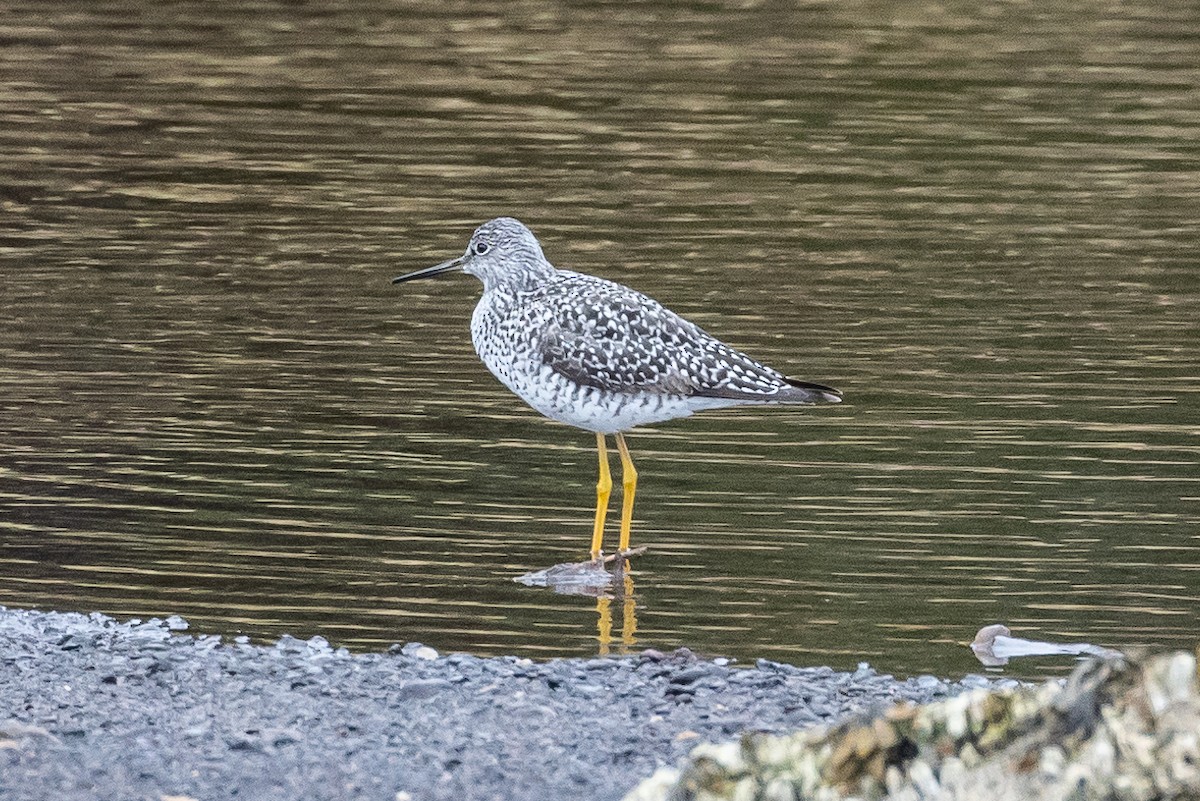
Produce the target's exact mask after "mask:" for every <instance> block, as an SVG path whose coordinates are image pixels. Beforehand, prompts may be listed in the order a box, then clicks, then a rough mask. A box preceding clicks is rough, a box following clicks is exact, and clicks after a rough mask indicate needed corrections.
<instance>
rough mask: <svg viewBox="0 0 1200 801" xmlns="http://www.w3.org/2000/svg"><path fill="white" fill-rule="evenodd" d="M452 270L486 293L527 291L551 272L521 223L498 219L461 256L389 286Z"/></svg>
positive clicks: (483, 227)
mask: <svg viewBox="0 0 1200 801" xmlns="http://www.w3.org/2000/svg"><path fill="white" fill-rule="evenodd" d="M452 270H461V271H462V272H464V273H470V274H471V275H473V276H475V277H476V278H478V279H479V280H480V281H482V282H483V288H484V291H485V292H486V291H488V290H490V289H493V288H496V287H499V286H512V287H514V288H523V287H529V286H532V285H535V284H536V283H537V282H538V281H540V280H543V279H545V278H546V277H548V276H549V275H551V274H553V272H554V268H553V267H552V266H551V265H550V263H549V262H548V261H546V257H545V256H544V255H543V254H542V246H541V245H539V244H538V241H537V238H536V237H535V236H534V235H533V232H532V231H530V230H529V229H528V228H526V227H525V225H524V224H523V223H522V222H521V221H520V220H515V219H513V218H512V217H497V218H496V219H494V220H488V221H487V222H485V223H484V224H483V225H481V226H479V227H478V228H476V229H475V233H473V234H472V235H471V241H470V242H468V243H467V250H466V252H465V253H463V255H461V256H458V257H457V258H453V259H450V260H449V261H444V262H442V263H441V264H437V265H434V266H433V267H426V268H425V269H423V270H417V271H416V272H411V273H408V274H406V275H401V276H399V277H398V278H393V279H392V283H393V284H400V283H403V282H405V281H412V280H415V279H417V278H429V277H431V276H435V275H440V274H441V273H446V272H450V271H452Z"/></svg>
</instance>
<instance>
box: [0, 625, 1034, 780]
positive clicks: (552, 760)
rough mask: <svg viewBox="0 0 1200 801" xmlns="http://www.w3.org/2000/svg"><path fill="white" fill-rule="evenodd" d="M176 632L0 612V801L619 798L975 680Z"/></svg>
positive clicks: (663, 657) (675, 657) (687, 657)
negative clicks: (735, 743) (737, 750)
mask: <svg viewBox="0 0 1200 801" xmlns="http://www.w3.org/2000/svg"><path fill="white" fill-rule="evenodd" d="M186 628H187V624H186V622H185V621H183V620H182V619H180V618H177V617H171V618H168V619H167V620H165V621H164V620H157V619H155V620H149V621H145V622H142V621H138V620H131V621H128V622H118V621H116V620H113V619H112V618H108V617H105V616H103V615H98V614H93V615H79V614H68V613H53V612H49V613H47V612H32V611H20V610H7V609H4V608H3V607H0V661H2V665H3V667H2V671H0V798H4V799H6V801H34V800H35V799H47V801H50V800H51V799H53V801H74V799H81V800H82V799H88V801H97V799H101V800H107V799H114V800H116V799H120V800H121V801H126V799H131V800H132V799H137V800H138V801H141V799H149V800H151V801H164V799H172V798H176V797H183V798H193V799H198V800H199V801H219V800H220V799H253V801H260V800H262V801H267V800H273V799H279V801H299V800H300V799H330V800H331V801H334V800H336V801H341V799H380V800H381V801H396V800H397V799H401V800H403V799H412V801H426V800H427V799H456V800H463V801H473V800H474V799H480V800H482V799H503V800H504V801H514V800H515V799H539V800H540V799H556V798H564V799H565V798H570V799H581V800H584V801H587V800H589V799H595V800H596V801H615V799H620V798H621V797H622V796H623V795H624V794H625V793H626V792H628V791H629V790H630V789H632V788H633V786H634V785H636V784H637V782H638V781H639V780H640V779H642V778H644V777H646V776H649V775H650V774H651V773H653V772H654V770H655V769H656V768H658V767H659V766H661V765H664V764H673V763H674V762H675V761H676V760H678V759H679V758H680V757H682V756H684V755H685V754H686V753H687V752H688V751H690V750H691V748H693V747H694V746H695V745H697V744H698V743H700V742H703V741H720V740H727V739H729V738H731V737H734V736H736V735H737V734H738V733H740V732H743V731H769V732H782V731H787V730H792V729H797V728H801V727H804V726H807V725H810V724H814V723H821V722H829V721H832V720H835V719H838V718H841V717H843V716H845V715H849V714H853V713H855V712H857V711H862V710H866V709H869V708H871V707H873V706H875V705H877V704H883V703H888V702H892V701H896V700H900V699H908V700H912V701H916V702H926V701H931V700H935V699H939V698H945V697H947V696H950V695H953V694H956V693H958V692H960V691H961V690H963V689H967V688H972V687H979V686H984V685H986V684H988V683H989V682H988V680H986V679H984V678H983V677H981V676H968V677H966V678H964V679H963V680H961V681H958V682H949V681H944V680H942V679H938V678H935V677H932V676H921V677H917V678H912V679H909V680H906V681H897V680H895V679H893V678H891V677H890V676H884V675H879V674H877V673H875V671H873V670H872V669H870V668H869V667H866V666H865V665H864V666H862V667H860V668H859V669H858V670H857V671H854V672H853V673H843V672H837V671H834V670H831V669H829V668H824V667H816V668H797V667H793V666H790V665H783V664H778V663H774V662H768V661H765V660H759V661H758V662H757V663H756V664H755V665H754V666H752V667H751V666H746V667H739V666H735V665H731V664H729V663H728V662H727V661H726V660H722V659H701V658H697V657H696V656H695V655H693V654H691V653H689V652H686V651H680V652H675V653H671V654H662V653H658V652H655V651H646V652H643V653H642V654H639V655H637V656H625V657H617V658H601V659H561V660H551V661H548V662H535V661H531V660H528V659H517V658H514V657H498V658H478V657H474V656H470V655H466V654H448V655H438V654H437V653H436V652H435V651H434V650H433V649H431V648H428V647H425V646H421V645H418V644H415V643H410V644H408V645H406V646H403V647H399V646H394V647H393V648H392V649H390V650H389V651H388V652H387V653H378V654H350V653H348V652H347V651H346V650H345V649H335V648H332V647H330V645H329V644H328V643H327V642H326V641H325V640H324V639H322V638H320V637H314V638H312V639H310V640H297V639H293V638H291V637H284V638H283V639H281V640H280V641H279V642H278V643H276V644H275V645H274V646H262V645H254V644H249V643H246V642H241V641H233V642H225V641H222V640H221V638H219V637H215V636H191V635H188V634H182V633H180V632H182V631H183V630H184V629H186ZM239 639H240V638H239ZM1007 681H1009V682H1011V680H1007Z"/></svg>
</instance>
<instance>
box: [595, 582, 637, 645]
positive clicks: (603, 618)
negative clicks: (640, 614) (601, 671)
mask: <svg viewBox="0 0 1200 801" xmlns="http://www.w3.org/2000/svg"><path fill="white" fill-rule="evenodd" d="M619 571H620V576H619V577H620V579H621V582H620V584H619V585H617V586H618V589H617V590H616V595H615V597H616V598H619V599H620V600H621V646H620V648H619V649H618V653H621V654H626V653H628V652H629V648H630V647H631V646H633V645H635V644H637V603H636V600H635V599H634V592H633V576H631V575H630V574H629V560H628V559H622V560H621V567H620V569H619ZM612 602H613V598H609V597H603V598H597V599H596V616H597V620H596V640H597V642H599V644H600V647H599V655H600V656H608V655H609V652H610V650H611V648H612V641H613V637H612V627H613V619H612Z"/></svg>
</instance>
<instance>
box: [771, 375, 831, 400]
mask: <svg viewBox="0 0 1200 801" xmlns="http://www.w3.org/2000/svg"><path fill="white" fill-rule="evenodd" d="M784 381H787V382H788V386H791V387H793V388H795V389H796V390H798V391H797V393H796V394H795V396H794V397H795V400H797V401H799V402H800V403H841V402H842V393H841V390H837V389H834V388H833V387H827V386H825V385H824V384H814V383H812V382H811V381H797V380H796V379H794V378H785V379H784ZM801 393H803V394H804V395H806V396H807V397H800V395H801Z"/></svg>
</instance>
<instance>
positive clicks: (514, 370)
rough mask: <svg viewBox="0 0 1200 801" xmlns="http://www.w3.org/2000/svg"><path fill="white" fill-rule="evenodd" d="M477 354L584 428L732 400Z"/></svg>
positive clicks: (506, 379) (529, 398)
mask: <svg viewBox="0 0 1200 801" xmlns="http://www.w3.org/2000/svg"><path fill="white" fill-rule="evenodd" d="M479 356H480V358H481V359H482V360H483V363H484V364H485V365H487V368H488V369H489V370H491V371H492V374H493V375H495V376H496V378H498V379H500V381H501V382H502V383H503V384H504V385H505V386H506V387H508V388H509V389H510V390H512V391H513V393H515V394H516V395H517V396H518V397H520V398H521V399H522V400H524V401H525V402H526V403H528V404H529V405H530V406H532V407H533V408H534V409H536V410H537V411H538V412H541V413H542V414H544V415H545V416H546V417H549V418H550V419H551V420H557V421H559V422H560V423H566V424H567V425H570V426H575V427H576V428H582V429H584V430H586V431H595V432H597V433H600V434H615V433H617V432H618V431H628V430H629V429H631V428H634V427H636V426H644V425H652V424H654V423H661V422H663V421H666V420H674V419H675V418H677V417H687V416H689V415H691V414H692V413H693V412H697V411H701V410H704V409H717V408H721V407H725V406H734V405H737V402H736V401H730V400H722V399H718V398H691V397H687V396H682V395H664V394H661V393H653V392H636V391H634V392H606V391H604V390H600V389H596V388H594V387H589V386H582V385H580V384H576V383H575V382H573V381H571V380H570V379H568V378H566V377H565V376H562V375H560V374H558V373H556V372H554V371H553V370H552V369H550V368H549V367H547V366H546V365H539V364H534V363H531V362H529V361H525V360H522V359H520V358H516V359H513V358H512V356H511V354H496V353H492V352H490V351H489V349H487V348H483V349H479Z"/></svg>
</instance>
